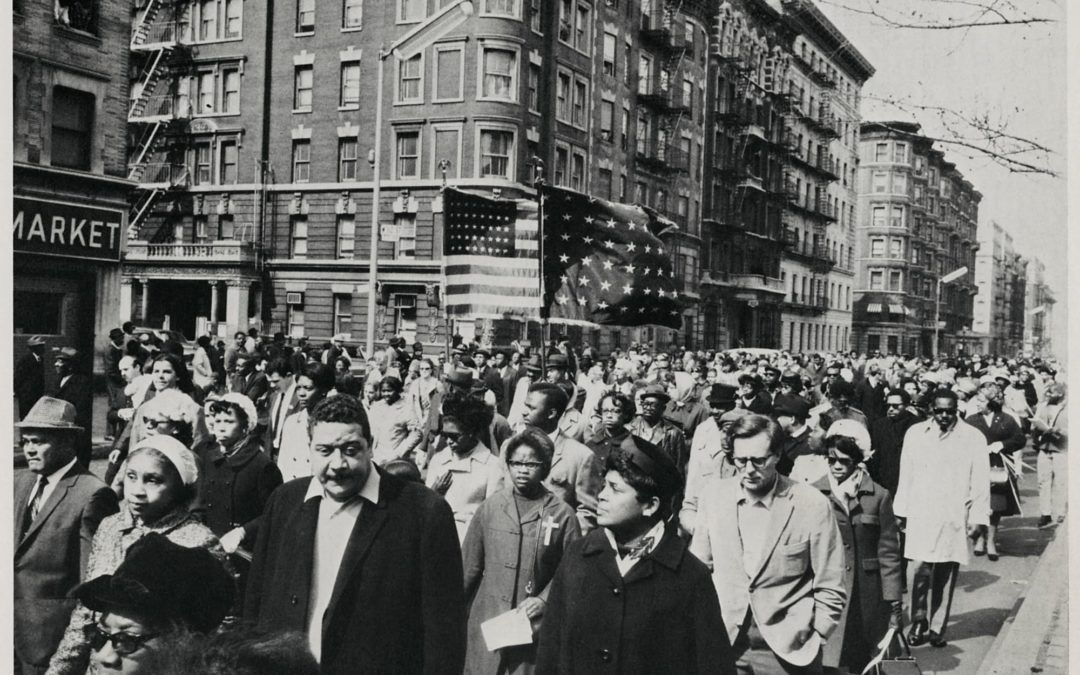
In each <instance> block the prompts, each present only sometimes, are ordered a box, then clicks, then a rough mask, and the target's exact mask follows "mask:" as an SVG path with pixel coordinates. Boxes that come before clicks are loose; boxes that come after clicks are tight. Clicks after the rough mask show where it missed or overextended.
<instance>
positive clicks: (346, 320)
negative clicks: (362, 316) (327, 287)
mask: <svg viewBox="0 0 1080 675" xmlns="http://www.w3.org/2000/svg"><path fill="white" fill-rule="evenodd" d="M350 332H352V296H351V295H348V294H345V293H335V294H334V334H335V335H337V334H341V333H345V334H346V335H348V334H349V333H350Z"/></svg>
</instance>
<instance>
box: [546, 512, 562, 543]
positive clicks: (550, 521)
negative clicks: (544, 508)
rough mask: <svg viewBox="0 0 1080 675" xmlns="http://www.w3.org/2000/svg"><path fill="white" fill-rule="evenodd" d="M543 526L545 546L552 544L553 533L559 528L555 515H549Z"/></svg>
mask: <svg viewBox="0 0 1080 675" xmlns="http://www.w3.org/2000/svg"><path fill="white" fill-rule="evenodd" d="M542 527H543V530H544V546H551V534H552V533H553V532H554V531H555V530H557V529H559V524H558V523H556V522H555V516H548V517H547V520H545V521H544V524H543V526H542Z"/></svg>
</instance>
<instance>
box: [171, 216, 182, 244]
mask: <svg viewBox="0 0 1080 675" xmlns="http://www.w3.org/2000/svg"><path fill="white" fill-rule="evenodd" d="M172 240H173V242H175V243H177V244H183V243H184V221H182V220H180V221H177V222H176V224H174V225H173V236H172Z"/></svg>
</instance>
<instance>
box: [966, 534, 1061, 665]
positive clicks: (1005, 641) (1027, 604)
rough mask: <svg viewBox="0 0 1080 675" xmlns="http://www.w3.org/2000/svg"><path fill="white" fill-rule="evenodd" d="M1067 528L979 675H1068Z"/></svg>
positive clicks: (1056, 537) (1050, 548)
mask: <svg viewBox="0 0 1080 675" xmlns="http://www.w3.org/2000/svg"><path fill="white" fill-rule="evenodd" d="M1067 525H1068V523H1067V522H1066V523H1063V524H1061V525H1059V526H1057V531H1056V532H1055V533H1054V540H1053V541H1052V542H1050V544H1049V545H1048V546H1047V547H1046V551H1045V552H1044V553H1043V555H1042V558H1041V559H1040V560H1039V564H1038V567H1037V568H1036V569H1035V571H1034V573H1033V574H1032V575H1031V577H1030V578H1031V580H1032V583H1031V584H1030V585H1029V586H1028V587H1027V592H1026V593H1024V595H1023V596H1022V597H1021V598H1020V600H1019V601H1018V602H1017V607H1018V609H1017V610H1016V612H1015V614H1014V615H1013V616H1011V617H1009V618H1007V619H1006V620H1005V623H1004V625H1003V626H1002V627H1001V631H1000V632H999V633H998V636H997V638H996V639H995V640H994V644H993V645H992V646H991V648H990V651H989V652H988V653H987V655H986V658H985V659H984V660H983V662H982V665H981V666H980V667H979V670H978V675H1018V674H1021V673H1046V674H1048V675H1065V673H1067V672H1069V630H1068V629H1069V578H1068V572H1067V570H1068V541H1069V533H1068V528H1067Z"/></svg>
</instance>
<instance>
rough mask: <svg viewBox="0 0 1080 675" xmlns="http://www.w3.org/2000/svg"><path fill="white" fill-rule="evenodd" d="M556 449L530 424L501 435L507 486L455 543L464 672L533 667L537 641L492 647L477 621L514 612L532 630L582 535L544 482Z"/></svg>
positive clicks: (487, 502) (566, 507)
mask: <svg viewBox="0 0 1080 675" xmlns="http://www.w3.org/2000/svg"><path fill="white" fill-rule="evenodd" d="M554 452H555V446H554V444H553V443H552V441H551V439H550V438H549V437H548V435H547V434H545V433H544V432H542V431H540V430H539V429H536V428H533V427H529V428H526V429H525V430H524V431H522V432H521V433H519V434H517V435H516V436H514V437H513V438H511V439H510V440H509V441H507V443H506V453H505V456H504V459H505V461H506V464H507V467H508V470H509V475H510V483H511V487H509V488H507V489H505V490H501V491H499V492H497V493H495V494H493V495H492V496H491V497H489V498H488V499H487V500H485V501H484V503H483V504H481V505H480V508H479V509H478V510H477V511H476V514H475V516H473V519H472V522H471V523H470V524H469V529H468V532H467V533H466V535H465V541H464V542H463V543H462V546H461V548H462V556H463V557H464V563H465V565H464V567H465V597H466V599H467V601H468V602H469V622H468V647H467V652H466V656H465V672H466V673H471V674H476V675H480V674H483V675H489V674H491V673H532V672H533V667H534V664H535V661H536V645H535V641H534V642H532V643H529V644H522V645H518V646H510V647H505V648H502V649H498V650H497V651H490V650H489V648H488V644H487V642H486V641H485V639H484V635H483V631H482V630H481V624H483V623H484V622H485V621H488V620H490V619H494V618H495V617H498V616H500V615H502V614H504V613H506V612H509V611H518V612H521V613H522V614H523V615H524V616H525V617H526V618H527V619H528V620H529V621H530V622H531V623H532V627H533V634H534V635H535V632H536V630H538V626H539V622H540V620H541V619H542V617H543V614H544V605H545V602H546V598H547V590H548V584H549V583H550V581H551V578H552V577H553V576H554V575H555V569H556V568H557V567H558V566H559V561H560V560H561V559H562V555H563V551H565V550H566V547H567V546H568V545H569V544H570V543H572V542H573V541H575V540H577V539H578V538H580V536H581V529H580V526H579V525H578V521H577V516H576V515H575V513H574V509H573V508H571V507H570V506H569V505H567V504H566V503H565V502H563V501H561V500H560V499H559V498H558V497H556V496H555V495H553V494H552V493H550V492H548V490H547V489H546V488H545V487H544V486H543V480H544V478H546V477H547V474H548V472H549V471H550V470H551V463H552V456H553V455H554Z"/></svg>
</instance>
